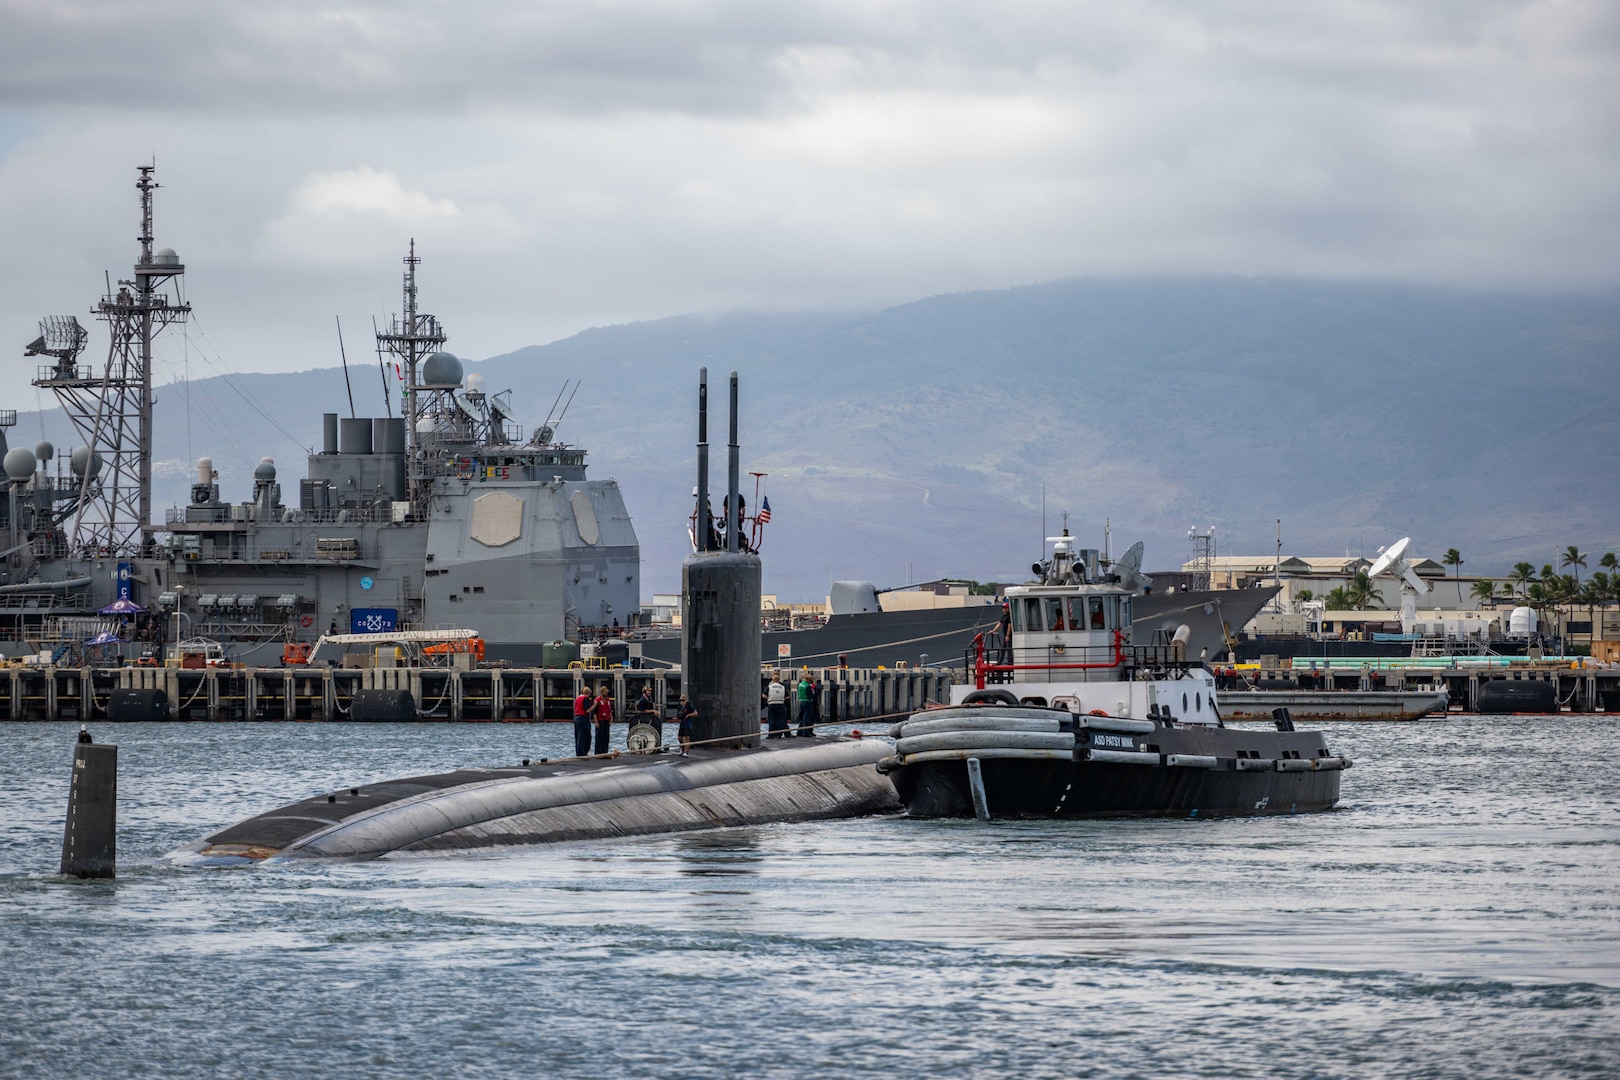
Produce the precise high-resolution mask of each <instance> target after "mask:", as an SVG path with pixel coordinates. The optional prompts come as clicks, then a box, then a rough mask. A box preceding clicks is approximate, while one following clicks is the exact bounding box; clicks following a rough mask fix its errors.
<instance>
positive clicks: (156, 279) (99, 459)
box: [31, 165, 191, 555]
mask: <svg viewBox="0 0 1620 1080" xmlns="http://www.w3.org/2000/svg"><path fill="white" fill-rule="evenodd" d="M137 169H138V171H139V173H140V177H139V179H137V180H136V182H135V187H136V189H137V190H139V191H140V193H141V235H140V238H139V239H140V242H141V255H140V261H139V262H137V263H136V264H135V268H134V276H133V278H132V279H129V280H120V281H119V282H118V289H117V291H116V292H114V291H113V290H112V289H111V287H110V286H109V288H108V291H107V295H105V296H103V297H102V299H101V302H100V303H99V304H97V305H96V307H95V310H94V312H93V314H94V315H95V316H96V318H98V319H101V320H102V321H104V322H105V323H107V328H108V331H109V332H110V334H111V338H112V341H111V344H110V346H109V348H108V351H107V367H106V369H105V371H104V372H103V374H102V375H101V376H100V377H97V376H96V374H95V372H94V371H93V369H92V368H91V366H90V365H88V364H85V365H80V364H79V363H78V362H77V354H76V353H72V354H70V355H60V356H57V362H56V363H55V364H51V365H47V366H43V367H41V368H40V369H39V370H38V372H37V373H36V376H35V378H34V385H35V386H39V387H44V388H45V389H48V390H50V391H51V392H52V393H53V394H55V395H56V398H57V401H58V402H59V403H60V404H61V406H62V411H63V412H65V413H66V414H67V417H68V419H69V420H70V421H71V422H72V423H73V426H74V428H75V429H76V430H77V431H78V433H79V437H80V438H81V439H83V440H84V445H83V446H81V447H79V448H78V449H76V450H75V451H74V452H73V455H72V457H71V460H70V464H71V468H72V472H73V479H74V482H75V483H76V484H77V486H78V488H79V495H78V499H77V512H76V513H75V515H74V520H73V535H72V540H71V544H72V547H73V549H74V550H75V551H77V552H80V553H97V554H117V555H130V554H135V553H137V552H149V551H150V550H151V549H152V543H153V535H154V533H155V531H156V530H155V529H154V527H153V524H152V339H153V337H154V336H156V334H157V333H158V332H159V331H161V330H162V329H163V328H164V327H166V326H168V325H169V324H171V323H182V322H185V321H186V318H187V316H189V315H190V314H191V305H190V304H187V303H185V302H184V301H182V300H180V299H178V297H179V289H178V287H177V288H176V290H175V298H174V299H170V297H169V295H168V294H167V292H166V287H167V285H168V284H169V282H170V281H171V280H173V281H176V282H177V281H178V279H179V278H180V277H181V276H182V275H184V274H185V272H186V268H185V267H184V266H183V265H181V262H180V258H179V256H177V255H176V254H175V253H174V250H173V249H172V248H162V249H160V250H159V251H157V252H155V253H154V252H153V250H152V232H153V230H152V192H153V191H155V190H157V188H158V187H159V185H158V183H157V181H155V180H153V179H152V173H153V172H154V171H155V167H154V166H151V165H141V166H138V167H137ZM31 355H33V353H31Z"/></svg>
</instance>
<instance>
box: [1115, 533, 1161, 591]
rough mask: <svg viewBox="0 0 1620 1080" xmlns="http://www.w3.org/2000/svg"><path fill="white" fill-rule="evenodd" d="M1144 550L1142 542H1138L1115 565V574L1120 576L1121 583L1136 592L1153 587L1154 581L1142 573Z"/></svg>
mask: <svg viewBox="0 0 1620 1080" xmlns="http://www.w3.org/2000/svg"><path fill="white" fill-rule="evenodd" d="M1143 550H1144V548H1143V545H1142V541H1140V540H1138V541H1137V542H1136V543H1134V544H1132V545H1131V546H1130V548H1129V549H1128V550H1127V551H1126V552H1125V554H1123V555H1121V556H1120V557H1119V559H1118V561H1117V562H1115V563H1114V573H1116V574H1118V575H1119V583H1120V584H1121V585H1123V586H1125V587H1126V588H1127V589H1132V590H1135V591H1136V592H1141V591H1142V590H1143V589H1147V588H1151V587H1152V585H1153V579H1152V578H1150V577H1148V576H1147V575H1146V574H1144V573H1142V552H1143Z"/></svg>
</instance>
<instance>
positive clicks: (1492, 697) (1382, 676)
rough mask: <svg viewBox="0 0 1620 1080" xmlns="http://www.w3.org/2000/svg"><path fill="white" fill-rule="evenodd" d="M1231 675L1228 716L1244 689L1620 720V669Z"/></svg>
mask: <svg viewBox="0 0 1620 1080" xmlns="http://www.w3.org/2000/svg"><path fill="white" fill-rule="evenodd" d="M1224 670H1225V669H1221V668H1217V669H1216V685H1217V688H1218V691H1217V692H1218V693H1219V694H1220V700H1221V703H1222V709H1223V712H1224V711H1225V706H1226V703H1227V702H1228V701H1229V700H1234V699H1236V698H1237V696H1238V695H1239V694H1240V693H1241V686H1240V685H1239V684H1240V683H1241V684H1247V683H1252V684H1253V685H1254V686H1255V687H1257V688H1261V689H1265V690H1272V691H1290V690H1301V691H1319V690H1331V691H1350V692H1359V693H1369V692H1397V693H1406V694H1421V693H1425V692H1435V691H1445V693H1446V694H1447V695H1448V696H1449V698H1450V708H1451V711H1453V712H1469V713H1474V712H1527V713H1547V712H1576V713H1605V712H1620V666H1607V665H1594V664H1591V663H1585V664H1582V663H1577V662H1572V661H1569V660H1539V661H1537V660H1520V659H1517V658H1513V659H1508V658H1484V657H1481V658H1478V659H1475V658H1457V659H1456V660H1454V661H1451V662H1447V663H1424V662H1423V661H1421V660H1407V659H1404V658H1386V659H1381V660H1368V661H1366V662H1364V663H1359V664H1350V663H1345V662H1343V661H1339V662H1335V663H1331V664H1330V663H1328V662H1326V661H1324V662H1323V663H1322V664H1321V665H1320V666H1318V667H1306V666H1304V664H1303V662H1302V661H1301V660H1300V659H1299V658H1295V659H1294V661H1293V664H1292V666H1289V667H1276V668H1263V669H1262V670H1260V671H1258V672H1249V673H1245V677H1244V678H1241V679H1239V678H1235V677H1233V676H1232V675H1229V674H1225V673H1223V672H1224ZM1504 703H1505V704H1504ZM1516 703H1523V704H1522V705H1517V704H1516Z"/></svg>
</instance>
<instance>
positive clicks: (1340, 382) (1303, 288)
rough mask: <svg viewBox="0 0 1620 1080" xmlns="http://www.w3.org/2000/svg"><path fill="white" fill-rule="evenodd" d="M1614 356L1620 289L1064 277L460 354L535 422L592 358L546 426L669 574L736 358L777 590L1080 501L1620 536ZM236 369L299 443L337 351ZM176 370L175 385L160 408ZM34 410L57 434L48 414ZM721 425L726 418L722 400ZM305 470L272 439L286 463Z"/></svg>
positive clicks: (1499, 546) (237, 486)
mask: <svg viewBox="0 0 1620 1080" xmlns="http://www.w3.org/2000/svg"><path fill="white" fill-rule="evenodd" d="M447 321H450V322H452V323H453V320H447ZM452 347H453V342H452ZM1617 359H1620V298H1617V297H1613V296H1607V295H1571V294H1528V293H1512V292H1505V291H1501V290H1494V291H1490V292H1473V291H1468V290H1461V289H1439V288H1419V287H1412V286H1405V285H1395V284H1387V283H1377V282H1370V283H1344V282H1326V281H1315V280H1309V279H1292V278H1290V279H1274V278H1264V279H1250V278H1231V277H1199V278H1071V279H1065V280H1063V281H1055V282H1047V283H1043V284H1038V285H1028V286H1020V287H1016V288H1011V289H997V290H984V291H980V292H971V293H957V294H942V295H939V296H933V297H925V298H922V299H919V300H916V301H913V302H910V303H908V304H902V305H897V306H894V307H889V308H884V309H881V310H877V311H872V312H851V311H838V312H793V313H746V312H744V313H732V314H728V315H716V316H694V315H687V316H674V317H671V318H666V319H660V320H653V321H648V322H639V323H629V324H622V325H619V326H612V327H596V328H591V329H588V330H585V331H582V332H581V333H579V334H576V335H573V336H571V337H569V338H564V339H562V340H560V341H556V342H552V343H549V344H546V345H537V346H529V347H526V348H523V349H519V350H515V351H513V352H511V353H507V354H503V355H500V356H495V357H490V358H488V359H486V360H482V361H477V362H469V363H468V364H467V369H468V371H469V372H474V371H476V372H482V373H483V374H484V376H485V379H486V381H487V385H488V387H489V389H490V390H491V391H492V392H493V391H498V390H501V389H505V388H507V387H511V388H513V391H514V392H513V404H514V405H515V406H516V407H517V411H518V413H519V414H520V415H521V416H522V417H523V419H524V421H525V423H526V424H527V425H528V426H529V427H530V428H532V427H537V426H538V425H539V423H540V422H541V420H542V419H543V418H544V416H545V413H546V410H547V409H548V408H550V407H551V405H552V402H553V400H554V398H555V397H556V394H557V391H558V389H559V388H560V387H561V385H562V383H563V380H564V379H565V378H567V379H573V378H581V379H583V380H584V389H583V390H582V391H581V392H580V394H579V395H578V396H577V397H576V398H575V400H574V402H573V405H572V406H571V407H570V409H569V411H568V413H567V415H566V417H565V418H564V420H563V423H562V424H561V425H560V426H559V427H558V436H559V437H560V438H563V439H566V440H567V441H569V442H574V443H577V444H580V445H583V446H584V447H585V448H586V449H587V450H588V451H590V454H591V456H590V458H589V459H588V460H589V461H590V462H591V463H592V475H596V476H614V477H615V478H617V479H618V480H619V481H620V483H621V484H622V485H623V486H624V487H625V497H626V502H627V504H628V505H629V507H630V509H631V513H632V515H633V516H634V517H635V520H636V524H637V529H638V533H639V535H640V536H641V540H642V546H643V559H644V569H643V582H644V584H643V591H644V592H646V593H648V594H650V593H651V592H653V591H655V590H656V591H668V590H671V589H673V588H674V587H675V585H676V582H677V581H678V567H679V561H680V559H681V557H682V556H683V555H684V554H685V551H686V539H685V521H686V517H687V515H688V513H689V512H690V507H689V505H688V504H689V503H690V491H691V486H692V483H693V479H692V470H693V466H692V460H693V451H692V444H693V442H694V441H695V428H696V425H695V417H694V415H693V414H694V412H695V399H696V391H695V383H696V380H697V369H698V367H699V366H703V365H707V367H708V368H709V378H710V382H711V384H713V385H723V383H724V380H725V378H726V375H727V373H728V372H729V371H731V370H732V369H736V370H739V371H740V372H741V394H742V427H743V432H742V445H743V464H744V469H745V471H747V470H750V469H752V470H758V471H764V472H767V473H769V474H770V475H769V477H768V479H767V481H766V483H767V484H768V485H769V488H768V490H769V492H770V493H771V496H772V510H773V521H772V524H771V526H770V528H769V530H768V533H767V540H766V545H765V550H764V555H765V562H766V588H767V591H774V592H777V593H778V594H780V595H782V596H783V598H784V599H795V600H807V599H815V598H819V597H821V596H823V595H825V592H826V589H827V584H828V582H830V581H831V580H834V579H841V578H852V577H853V578H870V579H872V580H874V581H877V582H878V583H879V584H880V585H895V584H902V583H904V582H905V581H906V580H908V579H910V580H925V579H928V578H933V577H938V576H944V575H947V574H949V575H962V576H970V577H978V578H981V579H999V580H1013V579H1017V578H1019V577H1022V576H1024V574H1025V573H1026V571H1027V566H1028V564H1029V562H1030V561H1032V560H1033V559H1034V558H1035V557H1037V556H1038V555H1039V554H1040V548H1039V541H1040V536H1041V534H1042V533H1043V532H1045V533H1047V534H1048V535H1050V534H1051V532H1052V531H1055V530H1056V529H1057V528H1058V527H1059V521H1060V520H1061V519H1060V514H1061V512H1063V511H1065V510H1067V511H1070V512H1071V518H1070V526H1071V528H1072V529H1073V531H1074V532H1075V533H1076V534H1077V535H1079V536H1080V537H1081V538H1082V539H1083V540H1084V541H1085V542H1086V543H1087V544H1088V545H1093V544H1095V545H1097V546H1100V545H1101V541H1102V535H1101V534H1102V526H1103V521H1104V519H1111V520H1112V522H1113V527H1114V536H1115V537H1116V538H1117V539H1116V547H1122V546H1124V545H1125V544H1128V543H1130V542H1131V541H1133V540H1135V539H1145V540H1147V541H1148V560H1147V561H1148V564H1149V565H1150V566H1153V567H1157V568H1161V569H1162V568H1166V567H1171V566H1176V565H1179V564H1180V563H1181V562H1182V561H1183V560H1184V559H1185V558H1186V548H1187V544H1186V540H1185V535H1186V531H1187V529H1188V527H1189V526H1193V525H1197V526H1199V527H1204V526H1208V525H1211V524H1213V525H1215V526H1216V529H1217V537H1218V543H1219V545H1220V549H1221V550H1222V551H1236V552H1237V553H1242V554H1251V553H1256V552H1258V553H1268V552H1271V551H1272V550H1273V549H1274V543H1275V541H1274V539H1273V535H1274V528H1275V526H1274V519H1275V518H1277V517H1281V518H1283V527H1284V548H1285V550H1286V551H1291V552H1299V553H1305V554H1328V553H1334V552H1337V551H1338V550H1341V549H1351V548H1357V547H1359V548H1360V549H1363V550H1367V551H1371V550H1373V549H1375V548H1376V547H1378V546H1379V545H1381V544H1384V543H1387V542H1388V541H1389V540H1391V539H1393V538H1395V537H1396V536H1400V535H1413V536H1414V537H1415V541H1414V546H1415V549H1416V550H1419V551H1421V552H1437V551H1443V550H1444V549H1445V548H1447V547H1459V548H1461V549H1462V550H1463V553H1464V555H1465V557H1466V558H1467V559H1468V560H1469V561H1468V563H1467V569H1468V570H1469V571H1471V572H1472V571H1476V570H1477V571H1481V572H1485V571H1488V570H1491V569H1495V570H1498V571H1505V570H1506V568H1507V567H1508V566H1509V565H1511V563H1513V562H1515V561H1518V560H1519V559H1521V558H1524V559H1528V560H1529V561H1532V562H1534V563H1536V564H1537V565H1539V564H1540V563H1542V562H1545V561H1548V560H1549V559H1550V558H1552V556H1553V553H1554V552H1555V551H1557V550H1561V549H1562V547H1563V546H1565V545H1567V544H1569V543H1576V544H1579V545H1581V546H1582V547H1591V548H1594V549H1597V550H1602V549H1603V548H1605V547H1609V548H1612V547H1615V546H1620V506H1617V504H1620V500H1616V499H1614V498H1613V496H1612V495H1610V496H1603V494H1602V492H1603V490H1605V484H1607V485H1610V486H1609V488H1608V490H1612V477H1613V473H1614V470H1615V464H1616V463H1617V462H1620V408H1617V405H1620V392H1617V390H1616V387H1615V380H1614V378H1613V376H1612V373H1613V372H1615V371H1616V370H1620V368H1617V366H1616V363H1615V361H1616V360H1617ZM354 370H355V372H356V376H355V388H356V403H357V407H358V408H359V411H360V412H361V413H362V414H364V413H366V412H368V411H370V412H373V413H375V412H377V411H378V410H376V409H375V403H376V399H377V398H378V397H379V396H380V391H379V387H378V385H377V383H376V380H375V377H374V376H373V377H372V378H370V379H368V378H367V372H366V370H365V366H364V365H363V364H362V365H358V366H356V367H355V368H354ZM232 379H233V381H234V383H235V385H236V387H238V388H240V389H241V391H242V392H243V393H244V394H246V395H248V396H251V397H254V398H255V399H256V400H257V401H258V404H259V406H260V408H262V409H263V410H264V411H265V412H267V413H269V414H270V415H271V416H275V417H276V418H277V419H278V421H280V422H281V424H282V426H284V427H285V428H287V430H288V431H289V432H291V433H292V434H293V435H294V436H296V437H297V440H298V441H300V442H304V443H306V444H313V443H315V442H316V441H317V440H318V438H319V422H320V417H319V414H320V412H321V411H324V410H325V409H337V410H340V411H344V412H346V411H347V397H346V395H345V392H344V389H343V385H342V373H341V371H340V370H339V369H335V368H322V369H313V370H311V371H306V372H299V373H293V374H287V375H265V374H254V375H239V376H233V377H232ZM183 392H184V388H182V387H180V386H178V385H171V386H167V387H164V388H162V389H161V390H160V391H159V396H160V404H159V406H158V409H159V415H160V417H161V416H164V414H165V413H166V411H167V410H168V409H170V408H172V407H173V401H174V398H175V397H176V396H178V395H179V394H181V393H183ZM190 393H191V400H192V404H193V409H192V413H193V415H196V416H200V417H204V418H207V417H209V415H210V414H213V415H212V418H211V419H207V420H206V422H203V421H201V420H200V421H199V422H198V423H195V424H193V425H192V432H191V440H190V441H191V444H192V446H193V448H194V450H195V451H196V453H198V454H203V453H208V452H209V451H208V449H207V448H206V445H207V444H208V443H210V442H213V443H215V444H223V445H216V446H215V447H214V449H215V451H216V452H215V453H214V454H213V456H214V457H215V458H216V461H217V462H218V463H219V466H220V469H221V480H222V487H223V488H224V490H225V492H226V493H227V497H232V498H244V497H246V491H245V489H246V487H247V481H246V479H245V477H246V476H247V470H248V469H250V468H251V463H252V462H253V461H256V460H257V454H256V453H255V452H254V449H255V447H269V448H271V449H262V450H259V451H258V453H271V454H272V456H277V455H275V454H274V452H273V449H274V448H277V447H279V448H280V449H282V450H285V449H286V448H287V447H288V445H289V444H288V440H287V438H286V437H284V436H282V435H281V434H279V433H277V432H275V431H274V429H273V428H272V427H271V426H270V425H269V424H267V423H266V422H265V421H264V420H263V419H262V418H261V417H259V416H258V415H257V414H255V413H254V412H253V411H252V410H251V409H249V408H247V407H246V406H245V405H243V404H242V403H241V402H240V401H239V400H236V398H235V393H234V391H233V390H231V389H229V388H227V387H226V385H225V383H224V382H223V381H222V380H220V379H218V378H217V377H216V378H214V379H208V380H194V381H193V382H192V383H191V384H190ZM367 400H371V401H373V402H374V404H373V406H372V407H371V408H370V409H368V408H367V406H366V404H365V402H366V401H367ZM714 400H715V401H716V402H721V401H723V395H721V396H717V397H715V399H714ZM310 401H320V402H325V403H326V404H325V405H323V406H315V407H313V408H312V407H311V406H310V405H309V404H308V402H310ZM222 403H223V404H222ZM306 410H310V411H308V412H307V413H306ZM170 415H172V414H170ZM30 424H34V425H36V426H37V421H35V420H32V419H25V420H24V421H23V423H21V424H20V425H19V427H18V429H16V430H17V431H24V430H29V426H30ZM46 426H47V428H49V429H51V430H53V431H54V432H56V433H57V434H58V437H59V441H61V438H63V437H65V435H66V432H65V430H64V429H65V424H64V423H62V422H61V421H60V417H59V416H58V420H57V422H56V423H55V425H54V427H53V426H52V424H51V423H50V422H49V421H47V424H46ZM182 429H183V425H181V424H177V423H172V422H168V421H165V422H162V423H160V424H159V431H158V446H157V452H156V455H155V456H156V458H157V459H158V461H157V465H158V466H159V467H158V468H157V470H156V471H157V473H158V475H159V476H160V477H161V478H162V481H161V482H162V486H161V487H160V490H159V494H160V495H165V496H166V498H163V499H160V500H159V501H160V502H166V501H168V500H169V499H183V498H184V487H183V486H182V485H183V484H184V483H185V482H186V478H187V477H189V475H190V462H189V460H188V457H187V455H186V454H185V453H184V441H183V438H182V436H183V430H182ZM714 431H716V432H717V433H718V434H717V436H716V443H717V444H719V443H723V441H724V434H723V417H722V418H721V423H720V424H719V425H717V427H716V428H715V429H714ZM13 442H14V444H20V440H19V438H18V436H16V435H15V434H14V435H13ZM67 442H68V443H70V442H71V439H69V440H67ZM64 445H66V444H64ZM284 460H285V459H284ZM722 460H723V457H722ZM301 474H302V462H301V461H289V462H288V463H287V464H286V465H284V466H283V471H282V482H283V487H284V490H285V489H287V488H290V487H292V488H295V486H296V478H297V477H298V476H299V475H301ZM1043 491H1044V493H1045V500H1044V501H1045V505H1046V507H1047V517H1046V523H1045V525H1044V527H1043V525H1042V522H1041V506H1042V493H1043ZM750 494H751V493H750Z"/></svg>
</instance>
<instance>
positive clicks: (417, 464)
mask: <svg viewBox="0 0 1620 1080" xmlns="http://www.w3.org/2000/svg"><path fill="white" fill-rule="evenodd" d="M421 262H422V260H421V259H420V258H418V257H417V254H416V239H415V238H414V237H413V238H412V239H411V246H410V251H409V253H408V254H407V255H406V256H405V287H404V305H403V306H404V314H403V315H400V316H397V317H396V318H394V319H391V320H390V321H389V323H388V327H387V329H385V330H383V331H382V332H381V333H379V334H378V335H377V348H378V349H379V350H380V351H382V352H386V353H388V354H389V355H390V356H393V357H395V358H396V359H397V360H398V361H399V364H400V369H401V375H402V376H403V378H404V380H405V401H404V403H403V405H402V407H401V408H400V415H401V416H403V417H405V459H406V465H405V468H406V476H407V478H408V484H409V497H410V501H411V505H412V507H413V508H414V509H415V510H417V511H418V512H425V511H426V509H427V498H428V493H429V492H430V491H431V489H432V483H433V472H432V468H431V463H429V462H428V461H427V460H425V455H424V454H422V453H421V446H420V438H419V435H418V432H417V430H416V427H417V421H418V420H420V419H421V416H422V403H421V400H420V395H419V394H418V393H417V391H418V389H419V388H420V383H418V382H417V367H418V365H419V364H421V362H422V361H423V360H425V359H427V358H428V356H430V355H432V354H433V353H435V352H438V351H439V350H440V349H442V348H444V343H445V342H446V341H447V340H449V339H448V338H447V337H446V335H445V332H444V328H443V327H441V326H440V325H439V320H438V319H437V318H435V317H434V316H432V315H424V314H420V313H418V312H417V310H416V268H417V266H418V265H419V264H420V263H421Z"/></svg>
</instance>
